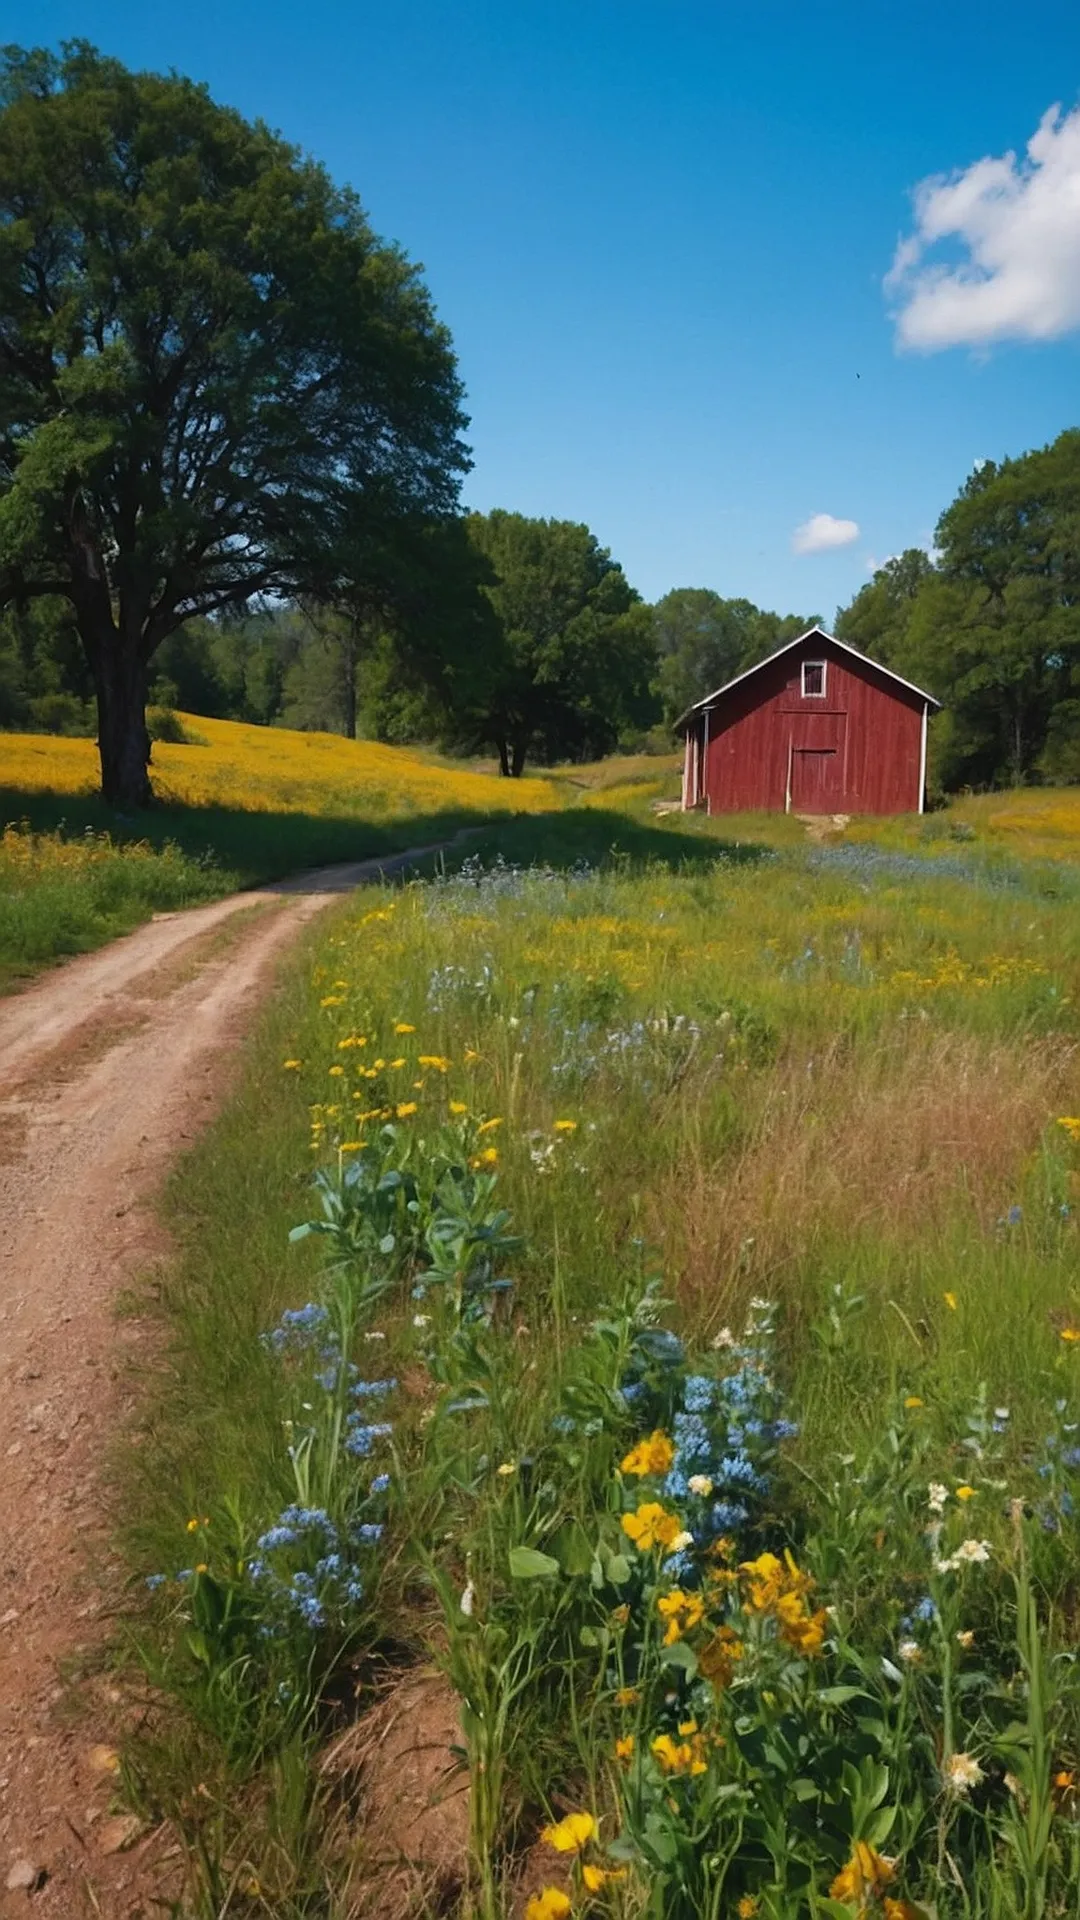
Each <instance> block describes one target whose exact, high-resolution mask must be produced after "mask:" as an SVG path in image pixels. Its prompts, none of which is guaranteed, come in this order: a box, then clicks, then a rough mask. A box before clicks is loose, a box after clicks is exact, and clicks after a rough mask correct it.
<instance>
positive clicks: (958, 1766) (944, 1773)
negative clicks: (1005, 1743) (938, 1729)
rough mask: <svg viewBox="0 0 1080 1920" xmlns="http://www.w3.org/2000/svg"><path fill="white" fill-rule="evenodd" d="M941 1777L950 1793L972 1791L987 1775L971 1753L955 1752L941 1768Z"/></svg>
mask: <svg viewBox="0 0 1080 1920" xmlns="http://www.w3.org/2000/svg"><path fill="white" fill-rule="evenodd" d="M941 1778H942V1780H943V1782H944V1784H945V1786H946V1788H947V1789H948V1791H949V1792H950V1793H970V1791H971V1789H972V1787H977V1786H978V1784H979V1781H980V1780H982V1779H984V1778H985V1775H984V1773H983V1770H982V1768H981V1767H980V1765H979V1763H978V1761H977V1760H975V1759H973V1758H972V1756H971V1754H970V1753H953V1754H950V1755H949V1758H948V1759H947V1760H946V1762H945V1765H944V1767H943V1768H942V1770H941Z"/></svg>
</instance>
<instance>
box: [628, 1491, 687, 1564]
mask: <svg viewBox="0 0 1080 1920" xmlns="http://www.w3.org/2000/svg"><path fill="white" fill-rule="evenodd" d="M622 1530H623V1532H624V1533H625V1534H626V1536H627V1538H628V1539H630V1540H632V1541H633V1543H634V1545H635V1547H636V1548H637V1550H638V1552H639V1553H651V1552H652V1551H653V1549H654V1548H655V1547H670V1545H671V1543H672V1541H673V1540H674V1539H675V1537H676V1535H677V1534H678V1533H679V1531H680V1528H679V1518H678V1515H677V1514H674V1513H668V1512H667V1511H666V1510H665V1509H664V1508H663V1507H662V1506H660V1504H659V1502H658V1501H656V1500H646V1501H645V1503H644V1505H642V1506H640V1507H639V1508H638V1510H637V1512H636V1513H624V1514H623V1517H622Z"/></svg>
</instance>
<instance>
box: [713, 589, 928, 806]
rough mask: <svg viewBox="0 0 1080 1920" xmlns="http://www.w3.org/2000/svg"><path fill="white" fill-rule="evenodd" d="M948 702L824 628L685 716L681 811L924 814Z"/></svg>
mask: <svg viewBox="0 0 1080 1920" xmlns="http://www.w3.org/2000/svg"><path fill="white" fill-rule="evenodd" d="M940 705H941V702H940V701H939V700H935V699H934V696H933V694H930V693H924V692H923V691H922V688H921V687H913V686H912V684H911V682H910V681H909V680H901V678H900V675H899V674H898V673H892V672H890V670H889V668H888V667H883V666H881V665H880V663H879V662H878V661H877V660H870V659H868V658H867V656H866V655H865V654H864V653H858V652H856V650H855V648H854V647H849V646H846V645H845V643H844V641H843V640H837V639H835V638H834V636H833V635H832V634H831V633H825V632H823V630H822V628H821V627H811V628H810V629H809V631H808V632H807V633H800V634H799V636H798V638H797V639H795V640H791V641H789V642H788V644H787V646H786V647H781V648H780V650H779V652H778V653H774V654H771V655H770V656H769V658H768V659H767V660H762V661H760V662H759V664H758V665H757V666H756V667H750V668H748V670H747V671H746V672H745V673H740V674H736V676H735V679H734V680H729V681H728V683H727V685H726V687H720V688H718V689H717V691H716V693H710V694H708V695H707V696H706V698H705V699H704V700H699V701H698V702H697V704H696V705H695V706H692V707H690V708H689V710H688V711H687V712H686V713H684V714H683V716H682V718H681V719H680V720H678V721H677V722H676V731H677V732H679V733H683V734H685V736H686V758H685V761H684V764H683V792H682V803H683V807H684V809H686V808H689V807H700V806H704V808H705V810H706V812H707V813H735V812H741V811H743V810H747V811H748V810H750V809H751V808H758V807H764V808H768V809H769V810H770V811H772V812H778V811H781V810H782V811H784V812H786V813H921V812H922V810H923V806H924V804H925V795H926V723H927V720H928V718H929V716H930V714H931V713H936V712H937V711H938V708H939V707H940Z"/></svg>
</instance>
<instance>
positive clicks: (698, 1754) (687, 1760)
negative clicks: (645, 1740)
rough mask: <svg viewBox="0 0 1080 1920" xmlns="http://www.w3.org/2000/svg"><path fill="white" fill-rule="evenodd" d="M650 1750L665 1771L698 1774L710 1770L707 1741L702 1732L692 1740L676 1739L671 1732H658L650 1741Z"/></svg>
mask: <svg viewBox="0 0 1080 1920" xmlns="http://www.w3.org/2000/svg"><path fill="white" fill-rule="evenodd" d="M649 1745H650V1751H651V1752H652V1753H654V1754H655V1755H656V1758H657V1759H658V1760H659V1762H660V1766H661V1768H662V1769H663V1771H664V1773H689V1774H691V1775H695V1776H696V1775H697V1774H699V1773H707V1772H708V1761H707V1760H706V1759H705V1752H704V1747H705V1743H704V1741H703V1739H702V1737H701V1735H700V1734H696V1735H694V1737H693V1738H692V1739H690V1740H680V1741H675V1740H673V1739H672V1737H671V1735H670V1733H658V1734H657V1736H656V1739H655V1740H652V1741H650V1743H649Z"/></svg>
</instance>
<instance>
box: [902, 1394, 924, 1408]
mask: <svg viewBox="0 0 1080 1920" xmlns="http://www.w3.org/2000/svg"><path fill="white" fill-rule="evenodd" d="M925 1404H926V1402H925V1401H924V1400H920V1399H919V1396H918V1394H917V1393H909V1394H908V1397H907V1399H906V1400H905V1401H904V1405H905V1407H906V1408H907V1410H908V1412H909V1413H911V1412H913V1411H914V1409H915V1408H916V1407H922V1406H925Z"/></svg>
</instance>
